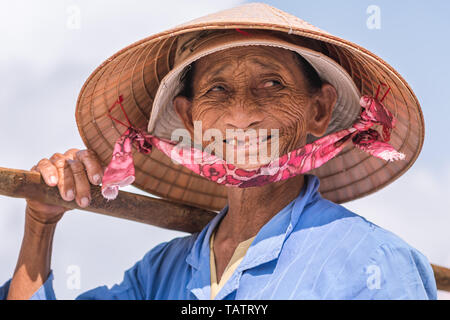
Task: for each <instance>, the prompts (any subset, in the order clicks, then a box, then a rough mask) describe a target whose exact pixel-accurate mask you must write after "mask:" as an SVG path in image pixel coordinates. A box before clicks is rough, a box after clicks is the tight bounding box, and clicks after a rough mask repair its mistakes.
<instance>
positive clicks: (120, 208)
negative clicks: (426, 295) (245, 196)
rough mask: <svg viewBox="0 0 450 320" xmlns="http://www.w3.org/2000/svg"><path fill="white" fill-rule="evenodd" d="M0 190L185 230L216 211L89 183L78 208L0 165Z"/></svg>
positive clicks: (443, 271)
mask: <svg viewBox="0 0 450 320" xmlns="http://www.w3.org/2000/svg"><path fill="white" fill-rule="evenodd" d="M0 194H1V195H5V196H8V197H14V198H27V199H34V200H38V201H42V202H44V203H48V204H52V205H58V206H63V207H67V208H70V209H79V210H85V211H91V212H95V213H100V214H104V215H107V216H112V217H117V218H122V219H127V220H133V221H137V222H142V223H146V224H151V225H154V226H157V227H161V228H166V229H171V230H177V231H183V232H188V233H194V232H198V231H200V230H202V229H203V227H205V226H206V225H207V224H208V222H209V221H211V219H212V218H213V217H214V216H215V215H216V213H215V212H212V211H208V210H204V209H199V208H195V207H191V206H187V205H183V204H178V203H173V202H170V201H168V200H162V199H155V198H152V197H148V196H143V195H139V194H134V193H130V192H125V191H119V195H118V196H117V198H116V199H114V200H112V201H107V200H105V199H104V198H103V196H102V194H101V188H100V187H98V186H94V185H91V195H92V201H91V204H90V205H89V207H87V208H81V207H79V206H78V205H77V203H76V202H75V201H71V202H68V201H65V200H63V199H62V198H61V196H60V195H59V190H58V188H56V187H50V186H48V185H47V184H46V183H45V182H44V180H43V179H42V177H41V174H40V173H38V172H33V171H25V170H17V169H8V168H2V167H0ZM431 266H432V268H433V271H434V276H435V278H436V284H437V287H438V289H439V290H445V291H450V269H447V268H444V267H441V266H437V265H431Z"/></svg>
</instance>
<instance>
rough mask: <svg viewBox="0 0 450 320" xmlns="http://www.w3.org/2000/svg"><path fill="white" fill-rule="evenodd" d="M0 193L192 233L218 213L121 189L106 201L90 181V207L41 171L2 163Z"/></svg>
mask: <svg viewBox="0 0 450 320" xmlns="http://www.w3.org/2000/svg"><path fill="white" fill-rule="evenodd" d="M0 194H1V195H5V196H8V197H15V198H28V199H33V200H38V201H41V202H44V203H47V204H52V205H58V206H63V207H66V208H70V209H80V210H85V211H91V212H96V213H101V214H104V215H108V216H113V217H117V218H122V219H128V220H133V221H137V222H142V223H146V224H151V225H154V226H157V227H161V228H166V229H171V230H177V231H183V232H189V233H194V232H197V231H200V230H201V229H203V227H204V226H206V225H207V224H208V222H209V221H210V220H211V219H212V218H213V217H214V216H215V215H216V214H215V213H214V212H211V211H208V210H204V209H199V208H195V207H190V206H187V205H183V204H178V203H173V202H169V201H167V200H161V199H156V198H151V197H147V196H143V195H139V194H134V193H131V192H125V191H119V195H118V196H117V198H116V199H114V200H110V201H107V200H106V199H105V198H103V196H102V194H101V188H100V187H98V186H94V185H91V195H92V201H91V203H90V205H89V207H87V208H81V207H79V206H78V205H77V203H76V202H75V200H73V201H71V202H68V201H65V200H63V199H62V198H61V196H60V195H59V190H58V188H56V187H50V186H48V185H47V184H45V182H44V180H43V179H42V177H41V174H40V173H39V172H34V171H25V170H17V169H8V168H2V167H0Z"/></svg>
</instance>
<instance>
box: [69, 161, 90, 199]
mask: <svg viewBox="0 0 450 320" xmlns="http://www.w3.org/2000/svg"><path fill="white" fill-rule="evenodd" d="M67 162H68V163H69V165H70V168H71V170H72V175H73V179H74V181H75V199H76V201H77V203H78V205H79V206H80V207H82V208H86V207H87V206H88V205H89V203H90V201H91V194H90V193H91V192H90V189H91V187H90V184H89V180H88V178H87V175H86V170H85V169H84V166H83V164H82V163H81V161H80V160H78V159H75V160H70V159H67Z"/></svg>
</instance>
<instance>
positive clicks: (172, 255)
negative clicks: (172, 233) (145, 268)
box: [142, 233, 198, 266]
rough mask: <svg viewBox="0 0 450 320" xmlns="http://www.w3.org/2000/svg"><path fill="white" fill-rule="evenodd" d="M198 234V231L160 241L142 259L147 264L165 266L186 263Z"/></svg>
mask: <svg viewBox="0 0 450 320" xmlns="http://www.w3.org/2000/svg"><path fill="white" fill-rule="evenodd" d="M197 236H198V233H195V234H192V235H188V236H185V237H177V238H174V239H172V240H170V241H166V242H163V243H160V244H159V245H157V246H156V247H154V248H153V249H151V250H150V251H148V252H147V253H146V254H145V256H144V258H143V259H142V261H143V262H145V263H146V264H151V265H155V264H158V265H159V264H165V266H168V265H173V264H175V263H177V262H180V261H182V262H183V263H184V261H185V259H186V257H187V256H188V254H189V252H190V251H191V249H192V247H193V245H194V243H195V240H196V239H197Z"/></svg>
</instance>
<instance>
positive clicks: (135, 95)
mask: <svg viewBox="0 0 450 320" xmlns="http://www.w3.org/2000/svg"><path fill="white" fill-rule="evenodd" d="M236 29H239V30H242V31H244V30H245V31H246V32H247V31H248V32H252V31H255V32H259V31H257V30H267V32H270V33H271V34H273V35H279V37H280V38H283V39H288V41H290V42H292V43H297V44H298V43H300V44H302V46H305V47H308V48H309V49H313V50H315V51H317V52H318V53H320V54H321V55H324V56H326V57H329V58H330V59H332V60H333V61H335V62H336V63H337V64H338V65H339V66H340V67H342V69H343V70H345V71H346V73H347V74H348V75H349V76H350V77H351V79H352V80H353V83H354V85H355V88H356V90H357V91H358V92H359V94H360V95H374V94H375V92H376V91H377V87H378V85H379V84H381V83H383V84H386V85H387V86H388V87H390V88H391V91H390V93H389V94H388V95H387V97H386V98H385V100H384V105H385V106H386V107H387V108H388V109H389V110H390V111H391V112H392V114H393V115H394V116H395V117H396V119H397V123H396V127H395V129H394V130H393V132H392V135H391V140H390V144H392V145H393V147H394V148H395V149H397V150H398V151H400V152H402V153H404V154H405V155H406V160H403V161H395V162H386V161H383V160H380V159H378V158H375V157H372V156H370V155H368V154H367V153H364V152H362V151H361V150H359V149H356V148H355V147H354V146H353V145H348V146H347V147H346V148H345V149H344V150H343V151H342V152H341V153H340V154H339V155H338V156H336V157H335V158H334V159H332V160H330V161H329V162H327V163H326V164H324V165H323V166H321V167H319V168H317V169H315V170H313V171H311V173H312V174H315V175H317V176H318V177H319V178H320V181H321V184H320V192H321V194H322V196H323V197H325V198H327V199H329V200H331V201H333V202H336V203H343V202H347V201H350V200H354V199H357V198H360V197H363V196H365V195H368V194H371V193H373V192H375V191H377V190H379V189H381V188H383V187H385V186H386V185H388V184H389V183H391V182H392V181H394V180H395V179H397V178H398V177H400V176H401V175H402V174H403V173H404V172H406V170H408V169H409V168H410V167H411V166H412V164H413V163H414V162H415V160H416V159H417V157H418V155H419V153H420V150H421V148H422V144H423V139H424V121H423V115H422V112H421V109H420V105H419V102H418V100H417V98H416V97H415V95H414V93H413V91H412V90H411V88H410V87H409V86H408V84H407V83H406V81H405V80H404V79H403V78H402V77H401V76H400V75H399V74H398V73H397V72H396V71H395V70H394V69H393V68H392V67H391V66H389V65H388V64H387V63H386V62H384V61H383V60H382V59H380V58H379V57H377V56H376V55H374V54H373V53H371V52H369V51H368V50H366V49H364V48H362V47H360V46H358V45H356V44H354V43H351V42H349V41H347V40H343V39H341V38H338V37H336V36H333V35H331V34H329V33H328V32H325V31H323V30H320V29H319V28H316V27H314V26H312V25H311V24H309V23H307V22H305V21H303V20H301V19H299V18H297V17H295V16H293V15H290V14H288V13H285V12H283V11H281V10H278V9H276V8H273V7H271V6H269V5H266V4H261V3H251V4H246V5H243V6H239V7H236V8H232V9H229V10H225V11H221V12H218V13H215V14H211V15H208V16H205V17H201V18H198V19H195V20H193V21H190V22H188V23H184V24H182V25H179V26H177V27H175V28H172V29H170V30H167V31H164V32H161V33H158V34H155V35H152V36H150V37H148V38H145V39H143V40H141V41H138V42H136V43H133V44H131V45H130V46H128V47H126V48H124V49H122V50H120V51H119V52H117V53H116V54H115V55H113V56H112V57H111V58H109V59H107V60H106V61H105V62H103V63H102V64H101V65H100V66H99V67H98V68H97V69H96V70H95V71H94V72H93V73H92V74H91V76H90V77H89V78H88V80H87V81H86V82H85V84H84V86H83V87H82V89H81V92H80V94H79V97H78V101H77V107H76V114H75V115H76V121H77V125H78V129H79V132H80V135H81V137H82V139H83V141H84V143H85V145H86V147H87V148H89V149H92V150H94V151H95V152H96V153H97V154H98V156H99V158H100V160H101V161H102V163H103V165H104V166H106V165H107V164H108V163H109V161H110V160H111V156H112V151H113V147H114V143H115V142H116V140H117V139H118V138H119V137H120V136H121V134H122V133H123V132H124V131H125V130H126V128H124V127H122V126H120V125H117V123H115V122H114V121H113V120H111V118H109V117H108V116H107V115H108V108H109V107H111V105H113V103H114V102H115V101H117V99H118V97H119V96H120V95H122V96H123V98H124V101H123V103H122V104H123V106H124V108H125V111H126V113H127V115H128V117H129V119H130V121H131V123H133V125H134V126H136V127H139V128H147V127H149V119H150V118H151V116H152V108H154V106H155V104H154V101H155V97H156V95H157V92H158V89H159V87H160V84H161V83H162V81H163V79H164V78H165V77H166V76H167V75H168V74H169V73H170V71H171V70H173V69H174V66H175V57H176V54H177V46H178V44H179V43H178V41H179V39H181V38H186V36H187V34H188V33H193V34H194V33H195V34H198V35H202V34H203V35H204V34H208V33H209V32H210V31H213V30H236ZM305 44H306V45H305ZM178 47H179V46H178ZM119 111H120V110H117V111H114V112H113V114H114V116H115V117H116V118H120V119H123V117H124V116H123V115H122V114H121V113H120V112H119ZM347 112H353V111H352V110H351V108H350V109H348V110H345V109H342V113H343V114H344V113H345V114H347ZM133 156H134V164H135V168H136V180H135V182H134V184H133V185H134V186H136V187H137V188H139V189H142V190H145V191H147V192H149V193H151V194H154V195H157V196H160V197H162V198H165V199H169V200H172V201H174V202H179V203H185V204H189V205H192V206H196V207H201V208H206V209H211V210H220V209H221V208H223V207H224V206H225V204H226V189H225V187H224V186H221V185H218V184H216V183H214V182H211V181H208V180H206V179H204V178H202V177H201V176H199V175H197V174H195V173H193V172H191V171H190V170H188V169H186V168H184V167H183V166H181V165H177V164H174V163H173V162H172V160H171V159H170V158H168V157H167V156H165V155H163V154H162V153H161V152H160V151H159V150H157V149H156V148H153V151H152V152H151V153H150V154H148V155H146V154H142V153H139V152H138V151H137V150H134V151H133Z"/></svg>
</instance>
